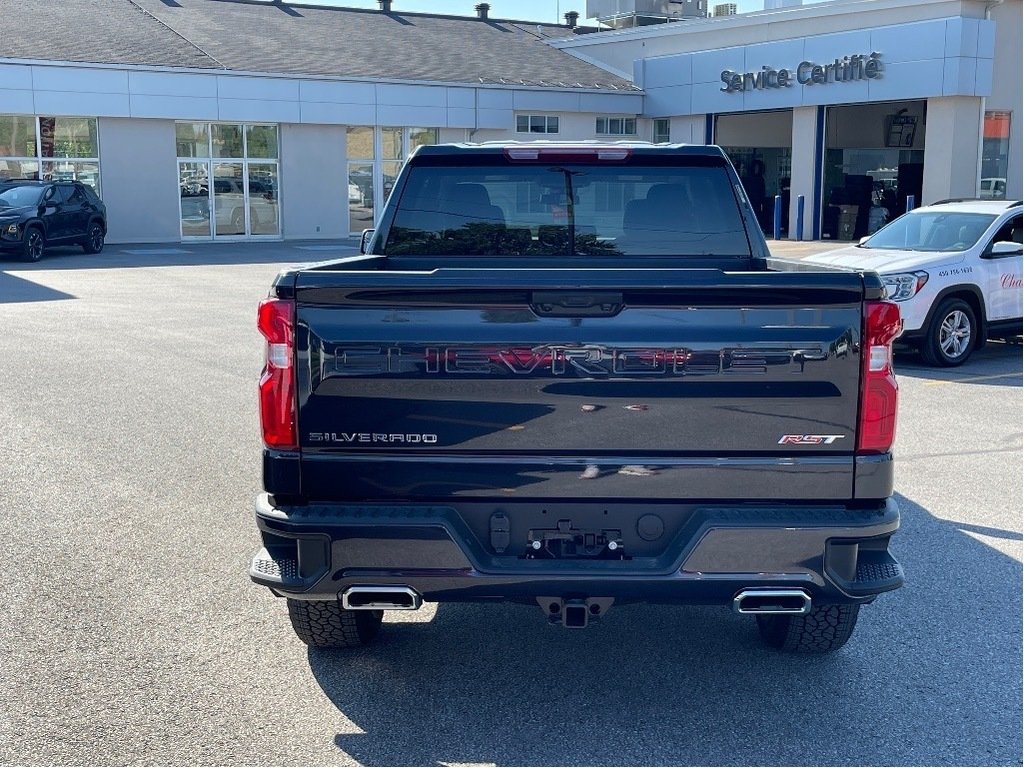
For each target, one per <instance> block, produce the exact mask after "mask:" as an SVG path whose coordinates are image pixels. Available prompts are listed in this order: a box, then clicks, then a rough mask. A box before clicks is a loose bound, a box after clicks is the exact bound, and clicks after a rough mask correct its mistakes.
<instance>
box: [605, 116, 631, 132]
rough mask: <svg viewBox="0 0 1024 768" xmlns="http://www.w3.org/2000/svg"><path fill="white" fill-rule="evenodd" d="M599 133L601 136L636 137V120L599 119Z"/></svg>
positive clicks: (618, 118) (626, 118) (619, 118)
mask: <svg viewBox="0 0 1024 768" xmlns="http://www.w3.org/2000/svg"><path fill="white" fill-rule="evenodd" d="M597 133H598V135H599V136H636V118H635V117H599V118H597Z"/></svg>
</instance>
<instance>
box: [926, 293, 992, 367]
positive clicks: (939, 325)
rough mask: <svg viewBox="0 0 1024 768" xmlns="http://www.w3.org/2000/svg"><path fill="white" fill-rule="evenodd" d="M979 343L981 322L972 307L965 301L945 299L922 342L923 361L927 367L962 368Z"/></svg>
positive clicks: (937, 309)
mask: <svg viewBox="0 0 1024 768" xmlns="http://www.w3.org/2000/svg"><path fill="white" fill-rule="evenodd" d="M978 339H979V336H978V318H977V317H975V314H974V310H973V309H972V308H971V305H970V304H968V303H967V302H966V301H964V300H963V299H956V298H953V299H946V300H945V301H943V302H942V303H941V304H939V306H938V308H936V310H935V313H934V314H933V315H932V321H931V323H929V325H928V330H927V332H926V335H925V337H924V340H923V341H922V342H921V357H923V358H924V361H925V362H926V363H928V365H936V366H941V367H944V368H950V367H953V366H957V365H963V364H964V363H966V362H967V358H969V357H970V356H971V352H973V351H974V350H975V349H976V348H977V347H978Z"/></svg>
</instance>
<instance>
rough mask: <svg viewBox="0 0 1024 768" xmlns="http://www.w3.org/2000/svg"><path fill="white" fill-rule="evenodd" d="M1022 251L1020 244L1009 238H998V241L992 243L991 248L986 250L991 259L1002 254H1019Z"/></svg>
mask: <svg viewBox="0 0 1024 768" xmlns="http://www.w3.org/2000/svg"><path fill="white" fill-rule="evenodd" d="M1021 253H1022V249H1021V244H1020V243H1014V242H1011V241H1009V240H1000V241H999V242H998V243H993V244H992V248H991V250H989V252H988V256H989V257H991V258H993V259H998V258H1000V257H1002V256H1020V255H1021Z"/></svg>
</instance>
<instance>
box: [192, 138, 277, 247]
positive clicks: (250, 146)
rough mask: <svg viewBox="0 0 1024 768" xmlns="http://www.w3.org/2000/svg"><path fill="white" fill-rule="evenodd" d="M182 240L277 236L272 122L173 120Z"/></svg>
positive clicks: (274, 146)
mask: <svg viewBox="0 0 1024 768" xmlns="http://www.w3.org/2000/svg"><path fill="white" fill-rule="evenodd" d="M176 132H177V133H176V135H177V146H178V184H179V187H180V190H179V191H180V199H181V203H180V205H181V208H180V214H181V236H182V237H183V238H204V239H210V238H214V239H239V238H250V237H264V238H277V237H280V235H281V216H280V203H281V196H280V189H281V187H280V179H279V174H280V164H279V162H278V159H277V157H278V146H277V145H278V131H277V126H275V125H242V124H235V123H177V124H176Z"/></svg>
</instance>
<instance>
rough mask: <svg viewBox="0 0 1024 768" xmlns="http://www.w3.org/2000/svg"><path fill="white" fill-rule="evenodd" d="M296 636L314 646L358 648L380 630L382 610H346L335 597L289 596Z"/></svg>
mask: <svg viewBox="0 0 1024 768" xmlns="http://www.w3.org/2000/svg"><path fill="white" fill-rule="evenodd" d="M288 618H289V619H291V622H292V628H293V629H294V630H295V634H296V635H298V637H299V640H301V641H302V642H304V643H305V644H306V645H309V646H312V647H314V648H358V647H359V646H361V645H365V644H366V643H369V642H370V641H371V640H373V639H374V638H375V637H376V636H377V633H378V632H379V631H380V625H381V621H383V619H384V611H347V610H345V609H344V608H342V607H341V603H339V602H337V601H320V600H290V599H289V600H288Z"/></svg>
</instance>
